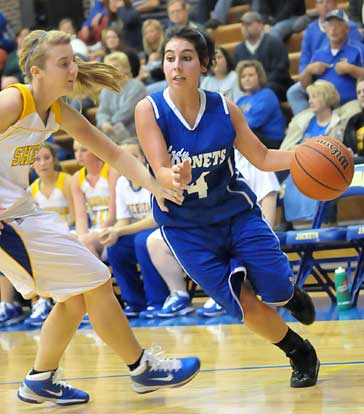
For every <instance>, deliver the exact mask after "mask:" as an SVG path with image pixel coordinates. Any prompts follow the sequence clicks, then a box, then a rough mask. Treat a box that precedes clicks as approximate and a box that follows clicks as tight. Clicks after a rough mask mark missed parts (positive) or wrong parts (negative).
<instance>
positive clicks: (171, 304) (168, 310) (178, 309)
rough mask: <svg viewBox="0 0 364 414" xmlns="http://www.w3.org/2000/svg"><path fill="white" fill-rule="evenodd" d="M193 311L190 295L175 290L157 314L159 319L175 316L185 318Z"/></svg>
mask: <svg viewBox="0 0 364 414" xmlns="http://www.w3.org/2000/svg"><path fill="white" fill-rule="evenodd" d="M193 311H194V309H193V307H192V306H191V299H190V296H189V294H188V293H187V292H180V291H176V290H173V291H172V292H171V294H170V295H169V296H168V298H167V299H166V301H165V302H164V305H163V308H162V309H161V310H160V311H158V312H156V316H158V317H159V318H171V317H173V316H184V315H187V314H189V313H191V312H193Z"/></svg>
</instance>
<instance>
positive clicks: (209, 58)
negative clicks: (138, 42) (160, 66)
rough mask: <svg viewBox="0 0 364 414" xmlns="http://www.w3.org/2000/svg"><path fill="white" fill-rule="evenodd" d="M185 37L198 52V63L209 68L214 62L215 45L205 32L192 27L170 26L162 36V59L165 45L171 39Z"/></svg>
mask: <svg viewBox="0 0 364 414" xmlns="http://www.w3.org/2000/svg"><path fill="white" fill-rule="evenodd" d="M176 38H177V39H185V40H187V41H188V42H190V43H192V44H193V46H194V47H195V50H196V52H197V54H198V58H199V60H200V63H201V64H202V65H204V66H205V67H206V69H207V70H209V69H210V68H211V67H212V65H213V64H214V63H215V45H214V42H213V41H212V40H211V39H210V37H209V36H207V35H206V34H205V33H203V32H201V31H200V30H198V29H193V28H190V27H188V26H172V27H170V28H169V29H168V30H167V31H166V33H165V37H164V42H163V44H162V48H161V51H162V59H163V60H164V53H165V50H166V45H167V43H168V42H169V41H170V40H171V39H176Z"/></svg>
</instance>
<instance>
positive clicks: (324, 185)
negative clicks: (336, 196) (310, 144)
mask: <svg viewBox="0 0 364 414" xmlns="http://www.w3.org/2000/svg"><path fill="white" fill-rule="evenodd" d="M294 156H295V159H296V162H297V164H298V165H299V166H300V167H301V168H302V170H303V171H304V172H305V174H307V175H308V176H309V177H310V178H312V179H313V181H316V182H317V183H318V184H320V185H322V186H323V187H326V188H328V189H329V190H333V191H341V192H342V191H343V190H341V189H337V188H333V187H330V186H328V185H326V184H324V183H322V182H321V181H319V180H317V179H316V178H315V177H313V176H312V175H311V174H310V173H309V172H308V171H307V170H306V169H305V168H304V166H303V165H302V164H301V163H300V161H299V160H298V159H297V154H295V155H294Z"/></svg>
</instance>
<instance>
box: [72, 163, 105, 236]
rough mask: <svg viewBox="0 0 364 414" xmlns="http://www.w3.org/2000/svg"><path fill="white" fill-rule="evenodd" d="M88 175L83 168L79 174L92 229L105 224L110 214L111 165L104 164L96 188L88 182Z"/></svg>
mask: <svg viewBox="0 0 364 414" xmlns="http://www.w3.org/2000/svg"><path fill="white" fill-rule="evenodd" d="M86 175H87V172H86V168H85V167H83V168H81V170H80V174H79V185H80V189H81V191H82V192H83V194H84V195H85V200H86V203H87V209H88V214H89V216H90V220H91V224H92V227H95V228H98V227H101V226H102V224H104V223H105V221H106V220H107V218H108V214H109V201H110V189H109V181H108V175H109V165H108V164H107V163H106V162H105V163H104V165H103V167H102V169H101V172H100V177H99V179H98V180H97V182H96V184H95V186H94V187H92V186H91V185H90V183H89V182H88V181H87V179H86Z"/></svg>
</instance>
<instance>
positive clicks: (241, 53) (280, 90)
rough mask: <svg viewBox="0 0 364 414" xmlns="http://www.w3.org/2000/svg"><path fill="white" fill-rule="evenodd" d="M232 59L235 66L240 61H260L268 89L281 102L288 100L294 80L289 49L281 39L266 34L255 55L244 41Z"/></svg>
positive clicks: (237, 47)
mask: <svg viewBox="0 0 364 414" xmlns="http://www.w3.org/2000/svg"><path fill="white" fill-rule="evenodd" d="M232 59H233V62H234V64H235V65H237V63H238V62H239V61H240V60H251V59H253V60H259V62H260V63H261V64H262V65H263V68H264V70H265V72H266V74H267V85H266V87H267V88H270V89H272V90H273V91H274V92H275V93H276V95H277V96H278V97H279V99H280V100H281V101H285V100H286V99H285V96H286V91H287V89H288V88H289V87H290V86H291V85H292V79H291V77H290V75H289V59H288V52H287V48H286V46H285V45H284V44H283V43H282V42H281V41H280V40H279V39H277V38H276V37H274V36H271V35H270V34H269V33H265V34H264V35H263V39H262V41H261V43H260V45H259V46H258V48H257V50H256V51H255V53H254V54H251V53H250V51H249V49H248V48H247V47H246V44H245V42H244V41H243V42H241V43H239V44H238V46H236V48H235V49H234V52H233V55H232Z"/></svg>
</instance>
